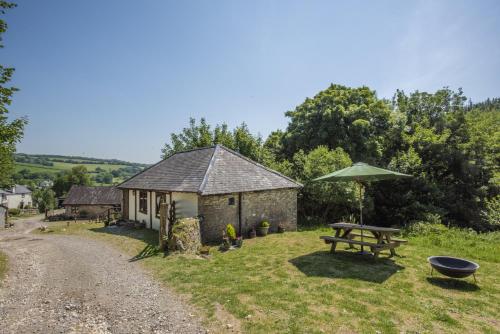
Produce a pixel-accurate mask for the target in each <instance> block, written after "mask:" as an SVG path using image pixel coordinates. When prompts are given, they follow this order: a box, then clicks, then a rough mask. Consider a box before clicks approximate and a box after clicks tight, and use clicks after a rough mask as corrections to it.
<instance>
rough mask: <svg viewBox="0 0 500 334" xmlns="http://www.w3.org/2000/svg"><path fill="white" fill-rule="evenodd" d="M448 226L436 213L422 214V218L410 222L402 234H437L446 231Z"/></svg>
mask: <svg viewBox="0 0 500 334" xmlns="http://www.w3.org/2000/svg"><path fill="white" fill-rule="evenodd" d="M447 230H448V228H447V227H446V226H444V225H443V224H442V223H441V217H440V216H439V215H437V214H433V213H428V214H425V215H424V220H419V221H416V222H413V223H412V224H410V225H409V226H408V227H407V228H406V229H405V230H404V231H403V234H405V235H409V236H425V235H431V234H438V233H442V232H445V231H447Z"/></svg>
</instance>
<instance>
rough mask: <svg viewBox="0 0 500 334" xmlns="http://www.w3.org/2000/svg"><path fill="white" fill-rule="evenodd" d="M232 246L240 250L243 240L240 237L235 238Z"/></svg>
mask: <svg viewBox="0 0 500 334" xmlns="http://www.w3.org/2000/svg"><path fill="white" fill-rule="evenodd" d="M234 245H235V246H236V247H238V248H241V247H242V246H243V238H242V237H238V238H236V240H235V241H234Z"/></svg>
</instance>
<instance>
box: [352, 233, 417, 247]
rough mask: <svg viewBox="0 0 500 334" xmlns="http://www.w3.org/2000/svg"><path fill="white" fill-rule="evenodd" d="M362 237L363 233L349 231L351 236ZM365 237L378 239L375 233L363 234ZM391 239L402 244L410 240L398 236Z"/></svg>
mask: <svg viewBox="0 0 500 334" xmlns="http://www.w3.org/2000/svg"><path fill="white" fill-rule="evenodd" d="M351 236H353V237H361V233H354V232H351V233H349V237H351ZM363 238H368V239H377V238H376V237H374V236H373V235H366V234H363ZM391 241H393V242H399V243H401V244H404V243H406V242H408V240H404V239H397V238H391Z"/></svg>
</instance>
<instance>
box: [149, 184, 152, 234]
mask: <svg viewBox="0 0 500 334" xmlns="http://www.w3.org/2000/svg"><path fill="white" fill-rule="evenodd" d="M149 228H150V229H153V192H152V191H150V192H149Z"/></svg>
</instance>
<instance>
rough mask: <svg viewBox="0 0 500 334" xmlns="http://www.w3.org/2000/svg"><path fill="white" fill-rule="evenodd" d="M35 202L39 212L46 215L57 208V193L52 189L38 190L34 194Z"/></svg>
mask: <svg viewBox="0 0 500 334" xmlns="http://www.w3.org/2000/svg"><path fill="white" fill-rule="evenodd" d="M33 201H34V203H35V204H36V206H37V208H38V212H40V213H45V217H47V212H48V211H49V210H53V209H54V208H55V206H56V198H55V193H54V191H53V190H52V189H37V190H35V191H34V192H33Z"/></svg>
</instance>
